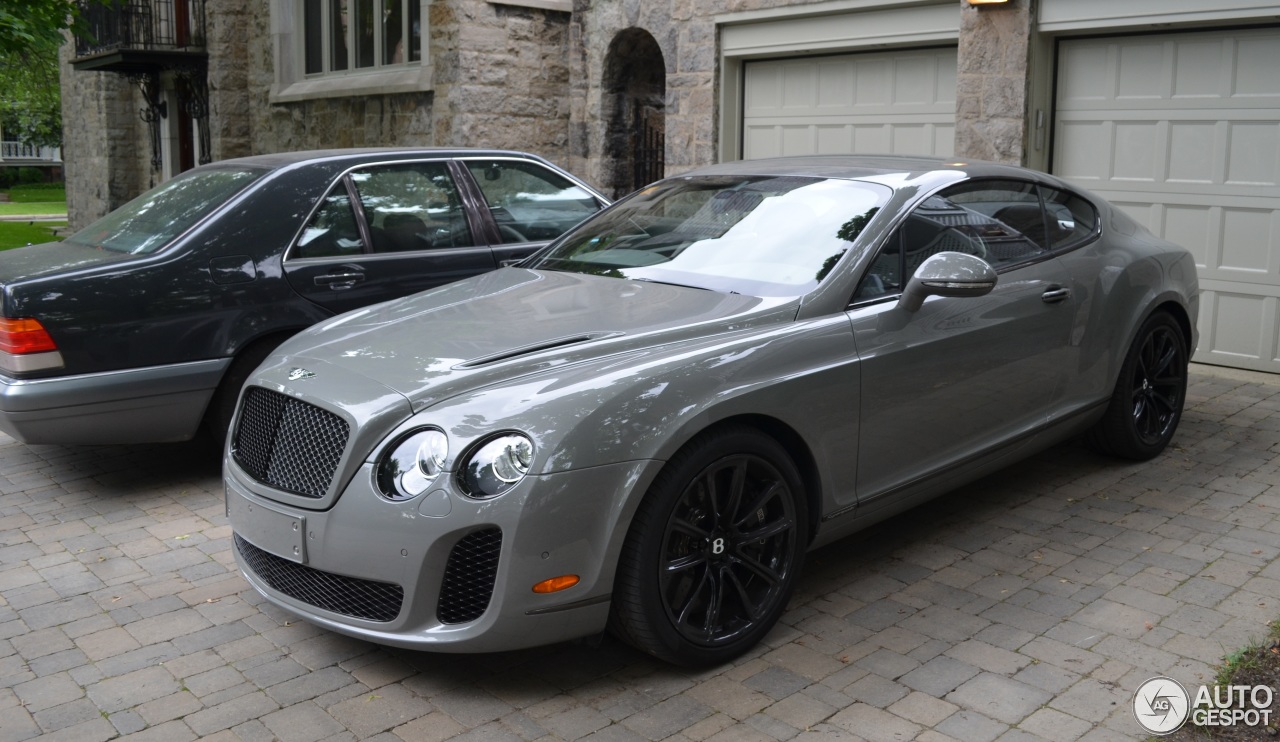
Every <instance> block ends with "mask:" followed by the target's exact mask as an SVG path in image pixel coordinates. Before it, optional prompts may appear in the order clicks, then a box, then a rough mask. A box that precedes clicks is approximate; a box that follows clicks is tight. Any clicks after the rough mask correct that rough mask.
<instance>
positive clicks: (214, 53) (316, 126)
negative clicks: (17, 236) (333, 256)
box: [64, 0, 1034, 222]
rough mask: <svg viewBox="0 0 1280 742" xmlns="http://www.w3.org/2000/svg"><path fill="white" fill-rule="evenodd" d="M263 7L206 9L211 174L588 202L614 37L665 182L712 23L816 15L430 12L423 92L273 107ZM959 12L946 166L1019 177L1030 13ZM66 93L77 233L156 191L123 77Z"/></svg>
mask: <svg viewBox="0 0 1280 742" xmlns="http://www.w3.org/2000/svg"><path fill="white" fill-rule="evenodd" d="M271 1H272V0H222V1H221V2H219V3H216V4H214V3H210V4H209V5H208V6H207V7H208V11H207V12H208V13H209V18H208V25H209V53H210V64H209V86H210V108H211V111H210V114H211V115H210V126H211V131H212V149H213V156H214V158H215V159H224V158H227V157H235V156H241V155H246V154H256V153H265V152H276V151H285V150H301V149H318V148H330V147H360V146H395V145H441V146H464V145H466V146H484V147H510V148H516V149H525V150H529V151H533V152H536V153H538V154H541V155H543V156H545V157H547V158H549V159H551V160H552V161H554V162H557V163H559V164H561V165H565V166H566V167H568V168H569V169H571V170H573V171H574V172H576V173H577V174H579V175H580V176H582V177H584V178H585V179H586V180H588V181H589V182H592V183H593V184H595V185H597V186H601V185H606V184H608V183H610V182H612V181H611V178H612V177H613V176H614V174H615V170H616V168H617V165H616V158H614V157H613V156H611V154H610V152H608V151H607V148H608V142H609V141H610V140H609V139H608V132H609V131H610V129H611V126H612V127H613V129H614V130H616V129H617V122H613V121H611V117H615V116H617V115H619V114H618V113H617V112H618V111H619V110H624V108H625V107H620V106H618V105H617V104H616V103H617V101H616V97H617V92H616V90H614V91H610V90H608V89H606V88H607V87H608V85H607V83H606V79H605V78H606V70H609V69H614V70H616V69H617V68H618V65H619V64H621V65H622V66H623V67H625V65H626V62H627V60H612V61H611V60H610V59H609V53H610V51H609V50H610V48H611V44H612V43H613V41H614V40H615V39H617V38H618V37H619V35H620V34H622V33H624V32H628V34H630V36H632V37H634V36H635V34H636V31H637V30H640V31H643V32H645V33H647V34H648V35H649V36H651V37H652V39H653V41H654V42H655V43H656V45H657V48H658V49H660V51H661V57H662V60H661V61H662V64H663V66H664V67H665V70H666V76H665V94H664V95H665V99H664V100H663V101H662V102H661V104H662V107H663V111H662V115H663V117H664V127H663V128H664V130H665V135H666V144H665V166H666V173H667V174H668V175H673V174H677V173H680V172H683V171H685V170H688V169H691V168H693V167H697V166H701V165H705V164H709V163H712V162H714V161H715V159H716V152H717V136H718V124H719V122H718V118H717V117H718V116H719V115H720V113H719V112H718V111H717V94H718V90H717V85H718V77H717V75H718V63H719V48H718V40H717V36H716V34H717V28H716V25H715V18H716V16H718V15H721V14H724V13H733V12H743V11H754V10H764V9H769V8H780V7H792V6H796V7H798V6H803V5H809V4H812V0H574V3H573V12H572V14H570V13H566V12H562V11H554V10H541V9H532V8H527V7H521V6H516V5H510V4H505V3H502V2H496V1H494V0H435V2H431V3H430V4H429V5H428V6H427V11H428V27H429V34H430V35H429V44H428V55H429V56H428V58H429V61H430V62H431V64H432V67H433V69H434V86H433V90H431V91H429V92H422V93H397V94H372V95H371V94H359V95H351V96H348V97H336V98H332V97H331V98H320V97H317V98H314V99H308V100H301V101H296V102H289V103H274V102H272V100H271V90H272V85H273V84H274V83H275V81H276V69H275V64H276V62H275V54H274V52H273V38H274V37H273V35H272V29H273V19H272V17H271V12H270V2H271ZM275 1H276V2H283V3H286V4H287V3H288V2H289V0H275ZM956 2H957V3H958V4H959V5H960V8H959V9H958V12H959V13H960V14H961V32H960V46H959V52H958V53H959V59H958V61H959V71H958V80H957V85H958V90H957V93H958V103H957V131H956V154H957V155H959V156H963V157H974V158H982V159H991V160H999V161H1004V162H1012V163H1021V162H1023V161H1024V160H1025V152H1026V144H1025V142H1026V107H1027V85H1028V66H1029V61H1028V60H1029V39H1030V36H1031V28H1032V23H1033V18H1034V14H1033V12H1032V8H1031V4H1032V0H1012V2H1010V3H1009V4H1008V5H1006V6H1002V7H988V8H984V9H977V8H974V7H971V6H969V5H968V4H967V3H964V2H963V1H962V0H956ZM278 20H279V19H276V21H277V22H278ZM277 32H278V29H277ZM610 64H613V67H612V68H611V67H610ZM64 80H66V81H67V84H65V85H64V96H65V98H66V100H67V110H76V111H77V114H76V115H75V116H69V117H68V125H67V127H68V130H67V142H68V146H67V155H66V157H67V162H68V179H69V183H68V185H69V194H68V198H69V199H71V201H72V204H73V206H72V209H73V222H76V221H81V222H82V221H83V220H84V219H86V218H91V217H96V216H97V215H100V214H101V213H105V210H107V209H109V208H112V207H114V206H116V205H119V203H121V202H123V200H125V197H126V196H132V195H136V194H137V193H138V192H140V191H141V190H142V189H144V188H145V187H147V186H148V185H149V184H150V183H151V180H152V176H151V174H150V167H149V164H148V162H147V161H148V156H149V153H148V150H147V146H148V145H147V139H146V129H145V126H143V125H142V124H141V122H140V121H139V120H138V118H137V109H139V108H140V107H141V100H140V96H139V95H138V94H137V93H136V92H133V91H132V89H131V88H130V87H129V86H128V85H127V84H126V83H125V82H124V81H123V78H121V77H119V76H114V75H109V74H102V73H74V74H69V75H64ZM611 96H612V97H611ZM126 101H131V102H126ZM80 107H82V108H84V109H85V115H84V116H80V115H79V113H80V112H79V110H78V108H80ZM615 145H616V143H615ZM131 147H132V148H133V149H134V150H136V152H135V154H133V155H129V154H127V151H128V150H130V148H131ZM615 149H616V146H615Z"/></svg>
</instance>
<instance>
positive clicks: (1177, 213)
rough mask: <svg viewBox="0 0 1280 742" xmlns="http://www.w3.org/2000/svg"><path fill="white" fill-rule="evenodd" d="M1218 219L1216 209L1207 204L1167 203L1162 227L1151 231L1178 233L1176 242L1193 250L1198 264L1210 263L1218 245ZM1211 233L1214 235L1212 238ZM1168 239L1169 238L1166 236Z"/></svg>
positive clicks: (1166, 233) (1168, 233) (1205, 264)
mask: <svg viewBox="0 0 1280 742" xmlns="http://www.w3.org/2000/svg"><path fill="white" fill-rule="evenodd" d="M1216 224H1217V220H1216V219H1215V214H1214V210H1213V209H1212V208H1209V207H1207V206H1195V205H1187V206H1179V205H1166V206H1165V207H1164V214H1163V222H1162V223H1161V224H1160V227H1161V228H1160V229H1152V230H1151V232H1152V233H1154V234H1158V235H1176V240H1175V241H1176V242H1177V243H1178V244H1179V245H1182V246H1183V247H1185V248H1187V249H1188V250H1190V251H1191V254H1192V255H1194V256H1195V259H1196V266H1197V267H1199V268H1203V267H1204V266H1207V265H1209V264H1210V260H1211V258H1210V255H1211V254H1215V253H1214V252H1213V251H1214V248H1215V246H1216V245H1217V235H1216V232H1217V228H1216V226H1215V225H1216ZM1210 235H1213V237H1212V239H1211V237H1210ZM1166 239H1167V238H1166Z"/></svg>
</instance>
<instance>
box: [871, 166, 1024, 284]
mask: <svg viewBox="0 0 1280 742" xmlns="http://www.w3.org/2000/svg"><path fill="white" fill-rule="evenodd" d="M940 252H962V253H966V254H969V255H975V256H977V257H979V258H982V259H983V260H985V261H987V263H989V264H990V265H991V266H992V267H993V268H995V269H996V270H997V271H999V270H1000V268H1001V266H1003V265H1010V264H1013V263H1020V262H1024V261H1026V260H1033V259H1035V258H1037V257H1040V256H1045V255H1048V249H1047V242H1046V229H1045V216H1044V210H1043V209H1042V208H1041V205H1040V196H1039V192H1038V189H1037V188H1036V186H1035V185H1034V184H1031V183H1020V182H1017V181H975V182H969V183H962V184H960V185H957V186H953V187H952V188H948V189H947V190H944V191H942V192H941V193H939V194H937V195H936V196H932V197H930V198H929V199H927V200H926V201H925V202H924V203H922V204H920V205H919V206H917V207H916V209H915V211H913V212H911V214H910V215H909V216H908V217H907V218H906V220H905V221H904V222H903V223H902V226H900V227H899V228H898V231H897V232H896V233H895V234H893V235H892V236H890V238H889V239H888V240H887V241H886V243H885V245H884V247H882V248H881V250H880V254H879V255H877V256H876V259H875V260H874V261H873V262H872V264H871V267H870V268H868V270H867V274H866V276H864V277H863V279H862V282H861V284H860V285H859V286H858V290H857V292H856V293H855V294H854V299H855V300H861V299H871V298H875V297H877V296H885V295H890V294H897V293H900V292H901V291H902V287H903V286H905V285H906V282H907V280H908V279H910V278H911V276H912V275H914V274H915V272H916V269H917V268H919V267H920V264H921V263H923V262H924V261H925V260H926V259H928V258H929V257H931V256H933V255H937V254H938V253H940Z"/></svg>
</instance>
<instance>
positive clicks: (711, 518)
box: [610, 427, 808, 666]
mask: <svg viewBox="0 0 1280 742" xmlns="http://www.w3.org/2000/svg"><path fill="white" fill-rule="evenodd" d="M806 517H807V513H806V506H805V497H804V489H803V484H802V482H801V479H800V476H799V473H798V472H797V470H796V467H795V464H794V463H793V462H792V461H791V458H790V457H789V456H788V455H787V453H786V451H785V450H784V449H783V448H782V446H781V445H779V444H778V443H777V441H775V440H773V439H772V438H770V437H768V436H766V435H764V434H763V433H760V432H759V431H757V430H755V429H753V428H747V427H741V428H731V429H726V430H722V431H717V432H713V433H711V434H709V435H704V436H701V437H699V438H695V439H694V440H693V441H692V442H690V444H689V445H688V446H686V447H685V448H684V449H682V450H681V451H680V452H679V453H678V454H676V456H674V457H672V459H671V461H669V462H668V463H667V465H666V467H664V468H663V470H662V472H661V473H660V474H659V475H658V478H657V479H656V480H655V481H654V483H653V486H651V487H650V489H649V492H648V493H647V494H646V495H645V498H644V500H643V501H642V502H641V504H640V508H639V510H638V511H637V513H636V516H635V519H634V520H633V521H632V524H631V529H630V531H628V533H627V539H626V541H625V542H624V545H623V549H622V555H621V558H620V563H619V566H618V577H617V580H616V582H615V586H614V597H613V609H612V614H611V616H610V627H611V629H612V630H613V631H614V633H615V634H618V635H619V636H620V637H621V638H622V639H623V640H624V641H627V642H628V643H630V644H632V645H634V646H635V647H637V648H638V649H641V650H643V651H645V652H648V653H650V654H652V655H654V656H656V657H659V658H661V659H663V660H666V661H668V662H672V663H675V664H679V665H689V666H697V665H710V664H719V663H722V662H727V661H728V660H731V659H733V658H734V657H737V656H738V655H740V654H742V653H743V652H745V651H747V650H748V649H750V648H751V647H752V646H753V645H755V644H756V643H757V642H759V641H760V640H761V639H762V638H763V637H764V636H765V634H767V633H768V632H769V630H770V629H772V628H773V625H774V624H775V623H777V621H778V618H779V617H780V616H781V615H782V612H783V610H785V608H786V606H787V601H788V600H789V599H790V597H791V593H792V591H793V589H794V588H795V583H796V577H797V574H798V572H799V571H800V567H801V564H802V562H803V560H804V552H805V549H806V547H807V541H808V540H807V538H806V534H807V528H806V524H807V520H806Z"/></svg>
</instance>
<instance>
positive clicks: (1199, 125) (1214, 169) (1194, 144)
mask: <svg viewBox="0 0 1280 742" xmlns="http://www.w3.org/2000/svg"><path fill="white" fill-rule="evenodd" d="M1217 130H1218V125H1217V123H1216V122H1194V123H1192V122H1177V123H1172V124H1170V125H1169V147H1168V149H1167V150H1166V152H1165V157H1166V161H1167V162H1168V163H1169V177H1168V180H1169V182H1171V183H1184V184H1188V185H1191V184H1200V185H1210V184H1212V183H1214V182H1215V181H1218V182H1221V180H1222V178H1221V177H1220V176H1219V174H1218V162H1219V158H1217V157H1215V156H1214V153H1215V150H1217V149H1218V144H1217V139H1218V133H1217ZM1207 143H1212V144H1211V145H1210V146H1206V144H1207Z"/></svg>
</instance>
